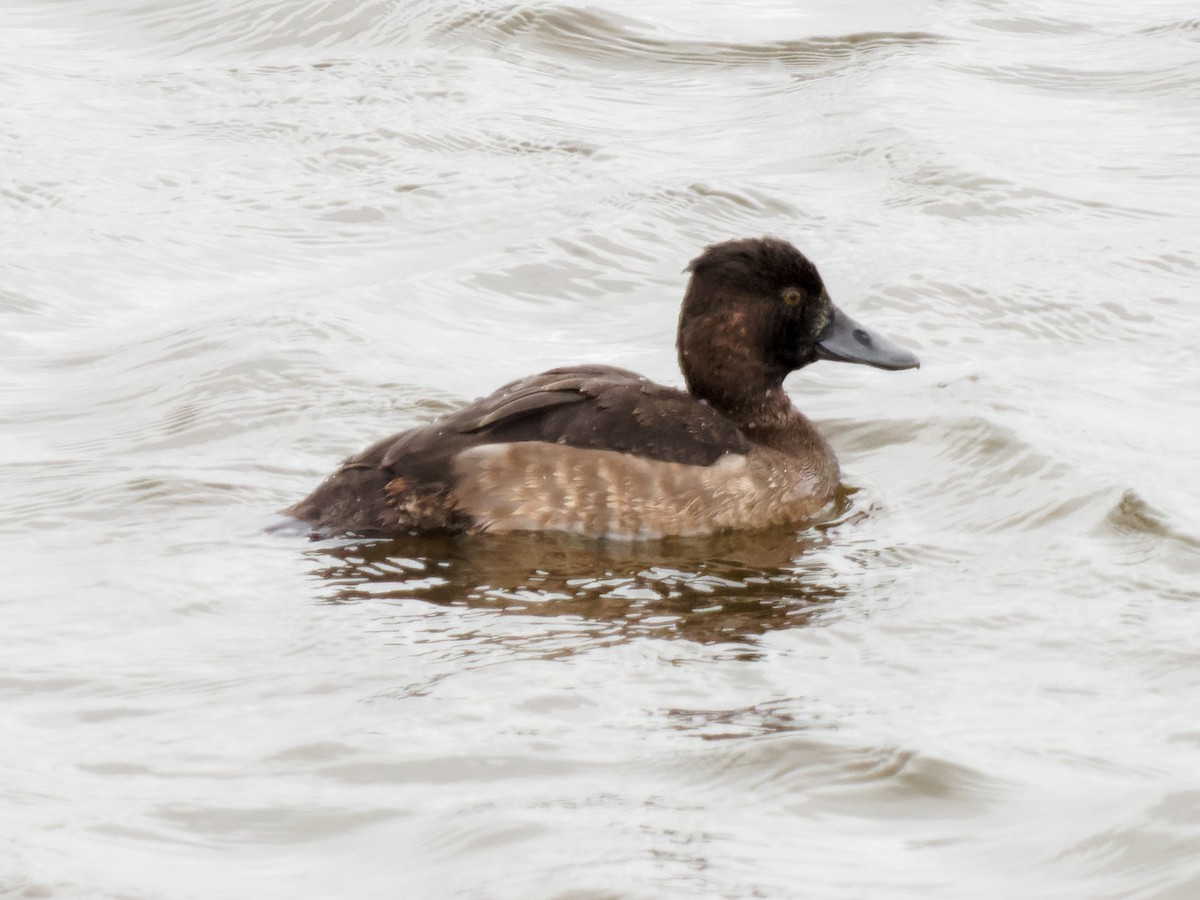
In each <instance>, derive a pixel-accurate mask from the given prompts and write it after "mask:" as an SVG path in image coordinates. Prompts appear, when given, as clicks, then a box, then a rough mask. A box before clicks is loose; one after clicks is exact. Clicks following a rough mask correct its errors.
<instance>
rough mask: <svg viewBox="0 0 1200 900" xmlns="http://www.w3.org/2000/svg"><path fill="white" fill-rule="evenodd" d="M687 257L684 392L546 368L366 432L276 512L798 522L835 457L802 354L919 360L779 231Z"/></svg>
mask: <svg viewBox="0 0 1200 900" xmlns="http://www.w3.org/2000/svg"><path fill="white" fill-rule="evenodd" d="M689 269H690V271H691V273H692V275H691V280H690V282H689V284H688V289H687V292H686V294H685V296H684V301H683V306H682V309H681V311H680V317H679V335H678V350H679V363H680V368H681V369H682V371H683V375H684V380H685V382H686V384H687V390H686V391H683V390H677V389H674V388H669V387H664V386H662V385H659V384H655V383H654V382H651V381H649V380H648V379H646V378H643V377H642V376H640V375H637V374H635V373H633V372H630V371H628V370H625V369H619V368H616V367H613V366H599V365H593V366H571V367H566V368H560V369H552V370H550V371H548V372H543V373H541V374H539V375H533V376H530V377H528V378H523V379H520V380H519V381H514V382H512V383H511V384H508V385H505V386H504V387H502V388H500V389H499V390H498V391H496V392H495V393H494V394H491V395H490V396H488V397H484V398H482V399H480V400H476V401H475V402H474V403H472V404H470V405H469V406H467V407H465V408H464V409H462V410H459V411H458V412H455V413H451V414H450V415H448V416H445V417H443V418H442V419H439V420H437V421H435V422H433V423H431V424H429V425H426V426H424V427H420V428H416V429H413V430H411V431H407V432H404V433H402V434H398V435H394V436H392V437H389V438H385V439H384V440H381V441H379V442H378V443H376V444H374V445H372V446H371V447H368V448H367V449H366V450H364V451H363V452H361V453H359V454H357V455H355V456H352V457H350V458H349V459H347V460H346V461H345V462H343V463H342V465H341V466H340V467H339V468H338V469H337V470H336V471H335V472H334V473H333V474H332V475H330V476H329V478H327V479H326V480H325V481H324V482H323V483H322V484H321V485H320V486H318V487H317V489H316V490H315V491H313V493H312V494H310V495H309V496H308V497H306V498H305V499H304V500H301V501H300V502H299V503H296V504H295V505H293V506H291V507H289V508H288V509H286V510H284V512H285V514H287V515H291V516H294V517H296V518H298V519H301V520H302V521H305V522H307V523H309V524H310V525H311V526H312V528H313V530H314V532H316V533H320V534H345V533H353V534H360V535H366V536H399V535H404V534H412V533H422V532H434V531H462V532H485V531H493V532H497V531H565V532H574V533H578V534H583V535H590V536H595V537H613V538H628V539H639V538H656V537H665V536H688V535H702V534H711V533H714V532H718V531H724V530H730V529H751V528H764V527H767V526H770V525H783V524H790V523H799V522H803V521H805V520H807V519H811V518H812V517H813V516H814V515H815V514H816V513H818V512H819V511H820V510H821V509H822V508H823V507H824V506H825V505H826V504H827V503H828V502H829V501H830V500H831V499H832V497H833V495H834V492H835V490H836V488H837V484H838V464H837V460H836V458H835V457H834V454H833V451H832V450H831V449H830V447H829V445H828V443H826V441H825V439H824V438H823V437H822V436H821V434H820V432H819V431H818V430H817V428H816V426H815V425H813V423H812V422H811V421H810V420H809V419H808V418H806V417H805V416H804V414H803V413H801V412H800V411H799V410H798V409H796V407H795V406H794V405H793V404H792V402H791V400H790V399H789V398H788V396H787V394H786V393H785V392H784V390H783V380H784V378H786V377H787V375H788V374H789V373H791V372H793V371H795V370H796V369H799V368H802V367H804V366H806V365H808V364H809V363H812V362H815V361H816V360H818V359H832V360H840V361H845V362H859V363H865V364H867V365H873V366H877V367H879V368H885V369H907V368H914V367H916V366H917V365H918V361H917V358H916V357H915V356H913V355H912V354H911V353H908V352H907V351H905V350H902V349H900V348H899V347H896V346H895V345H893V344H891V343H889V342H888V341H886V340H884V339H882V338H880V337H878V336H876V335H873V334H871V333H870V332H869V331H867V330H866V329H865V328H863V327H862V326H860V325H858V324H857V323H856V322H854V321H853V320H852V319H850V317H849V316H847V315H846V314H845V313H843V312H842V311H841V310H839V309H838V308H837V307H835V306H834V305H833V303H832V302H831V301H830V299H829V295H828V293H827V292H826V290H825V286H824V284H823V283H822V281H821V278H820V275H819V274H818V273H817V270H816V267H815V266H813V264H812V263H811V262H809V261H808V259H807V258H806V257H805V256H804V255H803V254H801V253H800V251H798V250H797V249H796V248H795V247H793V246H792V245H791V244H789V243H787V242H785V241H781V240H778V239H774V238H758V239H747V240H738V241H727V242H725V243H721V244H714V245H712V246H710V247H708V248H707V249H706V250H705V251H704V252H703V253H702V254H701V255H700V256H698V257H697V258H696V259H695V260H693V261H692V263H691V265H690V266H689Z"/></svg>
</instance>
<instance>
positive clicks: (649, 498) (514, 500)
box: [456, 443, 837, 538]
mask: <svg viewBox="0 0 1200 900" xmlns="http://www.w3.org/2000/svg"><path fill="white" fill-rule="evenodd" d="M822 462H824V461H822ZM457 463H458V471H459V476H460V477H459V480H458V485H459V486H458V488H457V490H456V495H457V498H458V506H459V508H460V509H461V510H462V511H464V512H466V513H467V514H468V515H469V516H470V517H471V519H472V520H473V521H474V522H475V523H476V526H477V527H478V528H480V529H482V530H486V531H565V532H574V533H577V534H585V535H596V536H607V537H619V538H657V537H663V536H666V535H681V536H690V535H702V534H711V533H713V532H717V531H724V530H729V529H738V528H742V529H744V528H766V527H768V526H770V525H784V524H787V523H790V522H798V521H801V520H803V519H807V518H810V517H811V516H813V515H814V514H816V513H817V512H819V511H820V509H821V508H822V507H823V506H824V505H825V503H826V502H827V500H828V498H829V497H830V496H831V495H832V492H833V489H834V488H835V487H836V486H837V471H836V468H835V467H831V466H828V465H821V466H820V467H819V469H818V470H815V471H814V470H813V469H811V468H809V467H808V465H806V464H805V462H802V461H799V460H795V459H791V458H789V457H787V456H786V455H784V454H782V453H779V452H777V451H774V450H770V449H767V448H765V447H757V448H755V449H753V450H751V451H750V452H749V453H747V454H744V455H743V454H732V453H731V454H726V455H725V456H722V457H721V458H720V459H719V460H718V461H717V462H715V463H713V464H712V465H709V466H689V465H685V464H683V463H675V462H662V461H659V460H653V459H647V458H645V457H637V456H628V455H626V454H623V453H616V452H613V451H611V450H580V449H578V448H575V447H563V446H557V445H554V444H535V443H526V444H492V445H486V446H482V447H475V448H473V449H471V450H468V451H466V452H464V453H462V454H460V455H459V456H458V459H457Z"/></svg>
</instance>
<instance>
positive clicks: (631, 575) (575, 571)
mask: <svg viewBox="0 0 1200 900" xmlns="http://www.w3.org/2000/svg"><path fill="white" fill-rule="evenodd" d="M848 509H849V502H848V498H847V497H846V496H845V495H843V496H842V497H841V498H840V502H839V504H838V507H837V508H836V509H835V514H836V518H835V519H833V520H831V521H827V522H825V523H822V524H819V525H816V526H813V527H811V528H809V529H806V530H804V531H801V532H797V531H796V530H795V529H794V528H780V529H774V530H767V531H753V532H735V533H731V534H724V535H717V536H711V537H704V538H688V539H682V538H679V539H669V540H660V541H653V542H612V541H597V540H592V539H588V538H580V537H577V536H572V535H565V534H555V533H548V532H534V533H509V534H499V535H475V536H461V535H459V536H454V535H443V536H433V535H425V536H412V537H408V538H401V539H395V540H375V541H366V542H354V543H345V542H341V543H322V544H321V545H319V546H316V547H313V548H311V549H309V550H308V551H307V553H308V555H309V557H310V558H311V559H312V560H313V562H314V563H316V567H315V569H314V574H315V575H317V576H319V577H320V578H321V579H322V580H323V581H324V582H325V588H326V589H325V590H324V591H323V595H324V600H325V601H326V602H329V603H355V602H362V601H368V600H370V601H388V602H399V601H408V602H411V601H420V602H424V603H429V604H434V605H436V606H439V607H466V608H470V609H474V610H493V611H495V612H496V613H498V614H500V615H520V616H525V617H530V616H533V617H547V618H559V617H561V618H563V619H573V620H575V621H579V620H581V619H582V620H585V621H587V622H589V623H590V624H592V625H593V626H595V625H599V626H601V629H600V630H601V631H602V632H604V633H605V634H607V635H608V636H609V637H610V638H612V637H615V638H618V639H620V638H633V637H639V636H643V637H648V636H653V637H660V638H682V639H686V640H691V641H696V642H700V643H705V644H711V643H749V642H752V640H753V639H754V638H755V637H756V636H759V635H762V634H764V633H766V632H768V631H771V630H774V629H783V628H794V627H797V626H802V625H806V624H808V623H809V622H811V621H812V620H813V618H814V617H816V616H819V615H820V614H821V613H822V612H823V611H825V610H826V609H828V607H829V605H830V604H832V603H833V602H834V601H836V600H838V599H839V598H841V597H842V596H843V594H844V589H843V588H841V587H840V586H839V584H838V579H837V578H836V576H835V574H834V573H833V572H832V571H831V570H830V568H829V567H828V558H827V557H828V554H822V553H820V552H814V551H816V550H818V549H819V548H820V547H821V546H822V545H825V544H827V543H828V542H829V541H830V535H829V531H830V529H832V528H835V527H837V526H838V525H840V524H843V523H844V522H845V521H846V518H847V515H846V514H847V512H848ZM590 633H591V635H592V637H593V638H595V637H598V636H599V635H597V634H596V631H595V630H594V629H590Z"/></svg>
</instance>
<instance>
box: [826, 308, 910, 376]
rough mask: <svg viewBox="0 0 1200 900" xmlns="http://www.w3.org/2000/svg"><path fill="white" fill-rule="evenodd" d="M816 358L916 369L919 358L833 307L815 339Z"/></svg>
mask: <svg viewBox="0 0 1200 900" xmlns="http://www.w3.org/2000/svg"><path fill="white" fill-rule="evenodd" d="M817 358H818V359H832V360H835V361H836V362H851V363H863V364H864V365H868V366H874V367H875V368H877V369H890V370H897V369H917V368H920V366H921V361H920V360H919V359H917V358H916V356H914V355H913V354H911V353H909V352H908V351H907V350H905V349H904V348H903V347H899V346H897V345H896V344H893V343H892V342H891V341H889V340H888V339H887V338H885V337H880V336H879V335H877V334H875V333H874V332H873V331H870V330H869V329H867V328H863V327H862V326H861V325H859V324H858V323H857V322H855V321H854V320H853V319H852V318H850V317H849V316H848V315H846V314H845V313H844V312H842V311H841V310H840V309H838V308H837V307H836V306H835V307H833V321H831V322H830V323H829V324H828V325H827V326H825V331H824V332H823V333H822V334H821V337H820V338H818V340H817Z"/></svg>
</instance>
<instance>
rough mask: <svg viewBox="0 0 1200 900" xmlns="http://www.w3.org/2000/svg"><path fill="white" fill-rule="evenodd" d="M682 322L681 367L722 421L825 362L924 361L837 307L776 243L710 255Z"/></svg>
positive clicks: (722, 247)
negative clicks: (723, 415)
mask: <svg viewBox="0 0 1200 900" xmlns="http://www.w3.org/2000/svg"><path fill="white" fill-rule="evenodd" d="M688 268H689V269H690V270H691V273H692V278H691V281H690V282H689V284H688V289H687V293H686V294H685V295H684V298H683V308H682V310H681V311H680V314H679V339H678V348H679V366H680V368H681V369H682V370H683V377H684V379H685V380H686V381H687V385H688V389H689V390H690V391H691V392H692V393H693V394H694V395H695V396H697V397H700V398H701V399H703V400H706V401H708V402H709V403H711V404H712V405H713V406H715V407H717V408H718V409H721V410H722V411H725V412H732V411H734V410H735V409H736V408H738V407H744V406H745V405H746V404H748V403H749V404H755V403H757V402H759V398H762V397H763V396H764V394H765V393H766V392H770V391H774V390H781V386H782V384H783V379H784V378H786V377H787V375H788V373H790V372H794V371H795V370H796V369H800V368H803V367H804V366H807V365H808V364H809V363H812V362H816V361H817V360H818V359H833V360H840V361H842V362H857V363H865V364H866V365H871V366H876V367H878V368H881V369H911V368H915V367H916V366H918V365H919V362H918V361H917V358H916V357H915V356H913V355H912V354H911V353H909V352H908V351H906V350H903V349H901V348H900V347H897V346H896V345H895V344H892V343H891V342H890V341H887V340H885V339H884V338H881V337H879V336H877V335H874V334H872V333H871V332H870V331H868V330H867V329H865V328H863V327H862V326H861V325H859V324H858V323H857V322H855V321H854V320H853V319H851V318H850V317H849V316H847V315H846V314H845V313H844V312H842V311H841V310H840V309H838V308H837V307H836V306H834V305H833V302H832V301H831V300H830V299H829V294H828V292H827V291H826V290H825V285H824V283H823V282H822V281H821V276H820V274H819V273H818V272H817V268H816V266H814V265H813V264H812V263H811V262H809V261H808V259H807V258H806V257H805V256H804V254H803V253H801V252H800V251H799V250H797V249H796V248H795V247H793V246H792V245H791V244H789V243H788V242H787V241H781V240H779V239H778V238H771V237H765V238H746V239H743V240H737V241H726V242H724V243H721V244H713V245H711V246H709V247H707V248H705V250H704V252H703V253H701V254H700V255H699V256H698V257H696V258H695V259H694V260H692V262H691V264H690V265H689V266H688Z"/></svg>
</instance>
